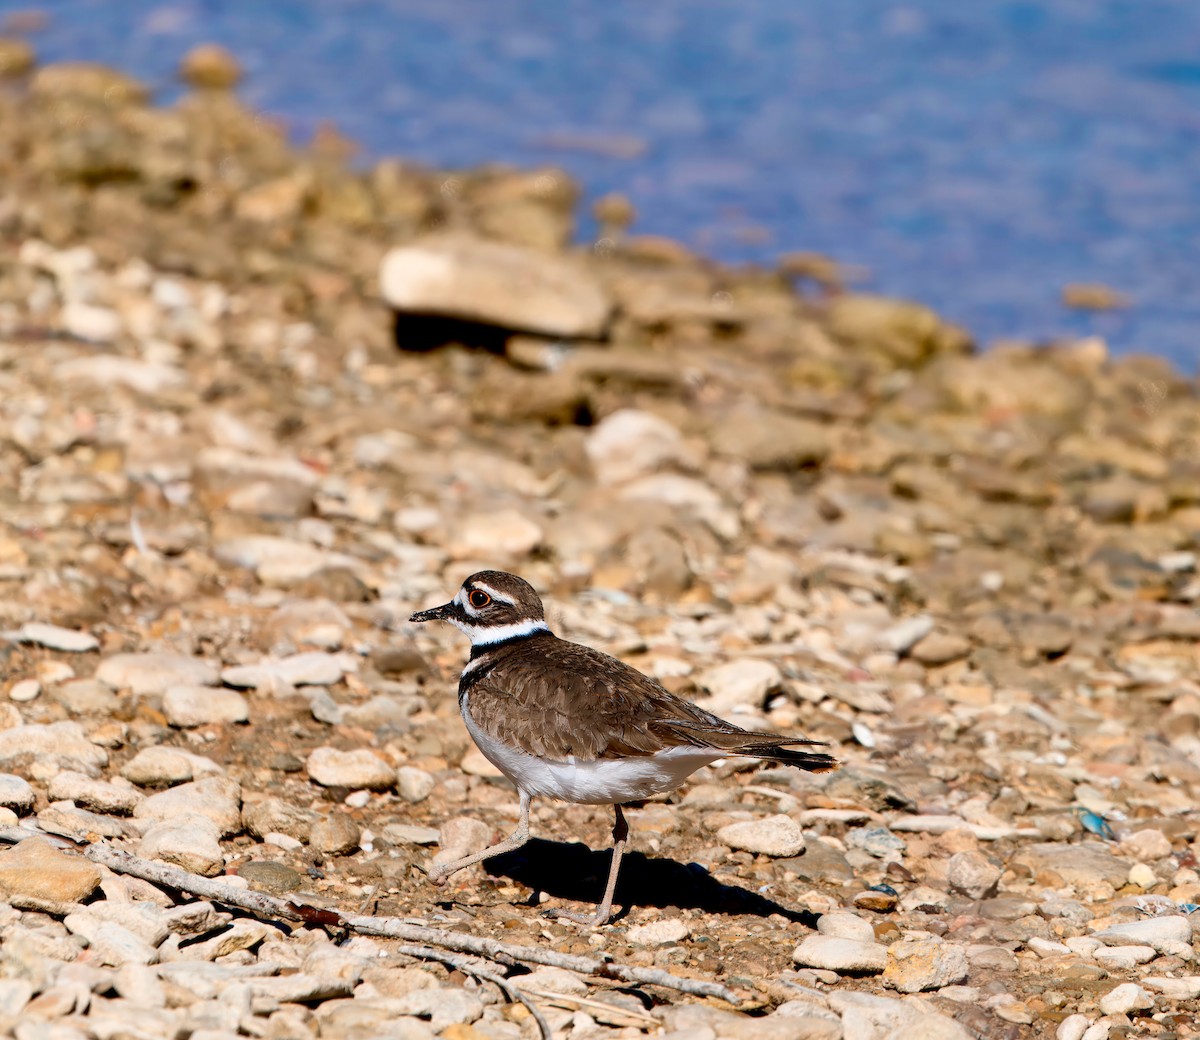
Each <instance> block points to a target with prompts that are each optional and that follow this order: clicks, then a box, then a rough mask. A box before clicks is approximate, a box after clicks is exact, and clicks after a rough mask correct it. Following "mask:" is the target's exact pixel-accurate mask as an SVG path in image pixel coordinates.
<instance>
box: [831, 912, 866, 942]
mask: <svg viewBox="0 0 1200 1040" xmlns="http://www.w3.org/2000/svg"><path fill="white" fill-rule="evenodd" d="M817 931H818V932H819V933H820V934H821V935H828V936H830V937H831V938H834V939H853V940H855V941H857V942H865V943H873V942H874V941H875V928H874V926H873V925H872V924H871V922H870V921H864V920H863V919H862V918H861V917H859V916H857V915H856V914H847V913H831V914H822V915H821V916H820V918H819V919H818V920H817Z"/></svg>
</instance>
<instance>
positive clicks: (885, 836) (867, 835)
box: [846, 827, 908, 859]
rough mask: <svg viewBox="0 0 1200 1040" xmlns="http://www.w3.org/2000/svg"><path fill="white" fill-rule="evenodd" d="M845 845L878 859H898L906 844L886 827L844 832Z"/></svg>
mask: <svg viewBox="0 0 1200 1040" xmlns="http://www.w3.org/2000/svg"><path fill="white" fill-rule="evenodd" d="M846 845H847V846H849V847H850V848H852V849H862V850H863V851H864V852H866V853H867V854H868V855H871V856H875V857H877V858H879V859H899V854H900V853H902V852H903V851H904V850H905V849H906V848H907V847H908V843H907V842H906V841H905V840H904V839H903V838H901V837H900V835H898V834H893V833H892V832H891V831H890V830H888V828H886V827H854V828H852V829H851V830H849V831H847V832H846Z"/></svg>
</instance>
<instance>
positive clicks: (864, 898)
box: [854, 888, 900, 913]
mask: <svg viewBox="0 0 1200 1040" xmlns="http://www.w3.org/2000/svg"><path fill="white" fill-rule="evenodd" d="M899 902H900V897H899V896H897V895H896V893H895V892H884V891H881V890H880V889H876V888H869V889H867V890H866V891H865V892H859V893H858V895H856V896H855V897H854V905H855V906H857V907H861V908H862V909H863V910H874V911H875V912H876V913H887V912H888V911H890V910H895V909H896V904H897V903H899Z"/></svg>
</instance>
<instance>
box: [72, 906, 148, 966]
mask: <svg viewBox="0 0 1200 1040" xmlns="http://www.w3.org/2000/svg"><path fill="white" fill-rule="evenodd" d="M63 924H64V925H66V928H67V931H69V932H70V933H71V934H72V935H82V936H83V937H84V938H85V939H87V941H88V947H89V949H90V951H91V956H92V958H93V959H94V960H95V961H97V962H99V963H100V964H106V965H110V966H112V967H117V968H119V967H120V966H121V965H123V964H153V963H154V962H155V961H156V960H158V953H157V951H156V950H155V949H154V947H153V946H151V945H150V944H149V943H148V942H146V940H145V939H142V938H141V937H139V936H137V935H135V934H134V933H133V932H131V931H130V930H129V929H128V928H125V927H123V926H121V925H119V924H117V923H116V922H115V921H104V920H100V919H98V918H96V917H95V915H93V914H90V913H87V912H86V911H84V912H81V913H75V914H68V915H67V916H66V917H65V918H64V919H63Z"/></svg>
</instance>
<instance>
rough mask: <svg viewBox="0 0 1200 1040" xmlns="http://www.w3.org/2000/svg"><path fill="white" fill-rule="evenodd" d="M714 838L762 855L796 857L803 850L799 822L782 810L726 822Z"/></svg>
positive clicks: (736, 847)
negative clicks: (736, 821) (769, 814)
mask: <svg viewBox="0 0 1200 1040" xmlns="http://www.w3.org/2000/svg"><path fill="white" fill-rule="evenodd" d="M717 840H718V841H719V842H721V843H722V844H724V845H728V846H729V847H730V848H733V849H742V850H744V851H745V852H754V853H758V854H761V855H764V856H782V857H786V856H798V855H800V853H801V852H803V851H804V835H803V833H801V830H800V824H798V823H797V822H796V821H795V820H793V819H792V818H791V817H790V816H784V815H783V814H782V813H780V814H778V815H776V816H767V817H764V818H763V819H761V820H744V821H740V822H738V823H728V824H726V825H725V826H724V827H722V828H721V829H720V830H719V831H717Z"/></svg>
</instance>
